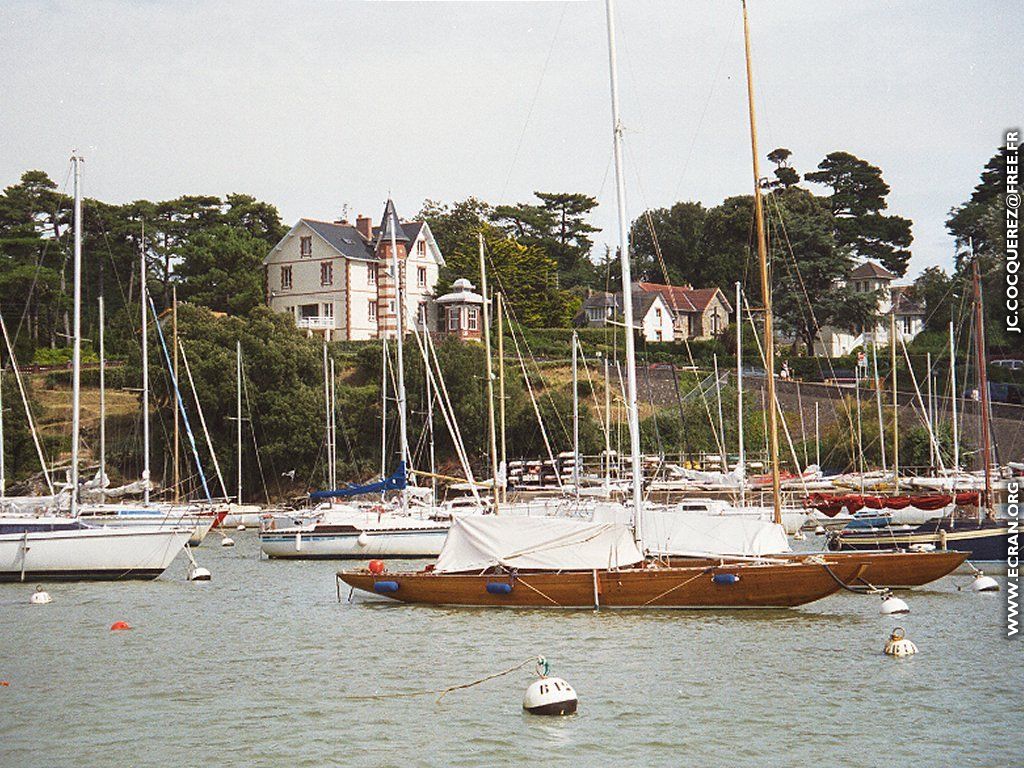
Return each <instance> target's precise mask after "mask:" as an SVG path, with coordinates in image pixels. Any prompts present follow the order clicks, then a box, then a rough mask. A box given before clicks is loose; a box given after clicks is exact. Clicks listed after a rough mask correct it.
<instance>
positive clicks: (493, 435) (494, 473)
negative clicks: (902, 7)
mask: <svg viewBox="0 0 1024 768" xmlns="http://www.w3.org/2000/svg"><path fill="white" fill-rule="evenodd" d="M477 243H478V244H479V246H480V291H481V293H483V296H484V304H483V307H482V312H483V322H484V357H485V358H487V431H488V441H489V443H488V444H489V445H490V459H491V485H492V488H491V490H492V491H493V496H494V511H495V512H497V511H498V504H499V503H500V501H501V494H500V493H499V492H498V435H497V429H498V425H497V423H496V421H495V418H494V368H493V366H492V363H491V313H490V307H489V304H490V298H489V297H488V294H487V265H486V264H485V263H484V233H483V231H482V230H481V231H480V232H478V233H477Z"/></svg>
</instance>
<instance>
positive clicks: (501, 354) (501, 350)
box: [431, 292, 508, 502]
mask: <svg viewBox="0 0 1024 768" xmlns="http://www.w3.org/2000/svg"><path fill="white" fill-rule="evenodd" d="M497 300H498V423H499V429H498V432H499V434H500V435H501V463H500V464H499V466H500V467H501V479H502V483H501V500H502V502H504V501H506V500H507V498H508V481H507V480H506V474H507V472H508V446H507V445H506V443H505V323H504V319H503V314H504V312H505V308H504V306H503V305H502V303H503V299H502V298H501V292H498V293H497ZM431 471H433V470H431Z"/></svg>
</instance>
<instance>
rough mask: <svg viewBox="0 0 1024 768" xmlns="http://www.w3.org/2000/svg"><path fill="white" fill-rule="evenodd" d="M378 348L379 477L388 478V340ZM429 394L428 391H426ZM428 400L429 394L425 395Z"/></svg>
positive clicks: (385, 338)
mask: <svg viewBox="0 0 1024 768" xmlns="http://www.w3.org/2000/svg"><path fill="white" fill-rule="evenodd" d="M381 342H382V343H381V347H380V476H381V478H382V479H383V478H385V477H387V476H388V338H387V336H383V337H381ZM428 392H429V390H428ZM427 397H428V398H429V394H428V395H427Z"/></svg>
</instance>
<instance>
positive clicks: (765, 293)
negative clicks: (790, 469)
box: [743, 0, 782, 524]
mask: <svg viewBox="0 0 1024 768" xmlns="http://www.w3.org/2000/svg"><path fill="white" fill-rule="evenodd" d="M743 50H744V56H745V58H746V64H747V111H748V114H749V117H750V152H751V159H752V162H753V171H754V220H755V224H756V226H757V259H758V262H759V264H760V267H761V295H762V297H763V300H764V356H765V367H766V369H767V370H766V376H765V378H766V379H767V384H768V440H769V453H770V454H771V463H772V505H773V508H774V520H775V522H776V523H779V524H781V523H782V495H781V493H782V489H781V482H780V478H779V422H778V412H777V410H776V406H775V332H774V329H773V327H772V286H771V280H770V278H769V276H768V242H767V238H766V236H765V231H764V202H763V201H762V199H761V171H760V168H759V167H758V150H757V119H756V117H755V113H754V75H753V69H752V65H751V57H750V22H749V21H748V19H747V2H746V0H743Z"/></svg>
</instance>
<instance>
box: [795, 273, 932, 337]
mask: <svg viewBox="0 0 1024 768" xmlns="http://www.w3.org/2000/svg"><path fill="white" fill-rule="evenodd" d="M895 279H896V275H894V274H893V273H892V272H890V271H889V270H887V269H886V268H885V267H883V266H881V265H879V264H875V263H874V262H873V261H866V262H864V263H863V264H861V265H860V266H858V267H856V268H855V269H854V270H853V271H852V272H850V277H849V278H848V280H847V281H846V282H847V284H848V285H853V289H854V290H855V291H857V292H858V293H868V292H871V291H879V299H878V315H879V318H878V323H877V324H876V325H875V327H874V328H862V329H860V331H859V332H858V333H850V332H849V331H846V330H839V329H836V328H832V327H830V326H823V327H822V329H821V333H820V334H819V336H818V341H816V342H815V345H814V352H815V354H818V355H828V356H829V357H841V356H843V355H848V354H849V353H850V352H852V351H853V350H854V349H856V348H857V347H865V346H868V345H870V344H872V343H874V344H876V345H878V346H885V345H887V344H888V343H889V314H890V313H894V314H895V316H896V317H895V319H896V337H897V338H898V339H903V340H904V341H907V342H910V341H911V340H912V339H913V338H914V337H915V336H917V334H919V333H921V331H923V330H924V318H925V310H924V308H923V307H921V306H920V305H918V304H917V303H916V302H915V301H913V300H912V299H911V298H910V297H909V296H908V295H907V293H906V290H907V289H906V287H904V286H896V285H893V284H892V283H893V281H894V280H895Z"/></svg>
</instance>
